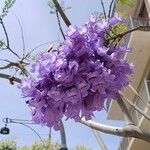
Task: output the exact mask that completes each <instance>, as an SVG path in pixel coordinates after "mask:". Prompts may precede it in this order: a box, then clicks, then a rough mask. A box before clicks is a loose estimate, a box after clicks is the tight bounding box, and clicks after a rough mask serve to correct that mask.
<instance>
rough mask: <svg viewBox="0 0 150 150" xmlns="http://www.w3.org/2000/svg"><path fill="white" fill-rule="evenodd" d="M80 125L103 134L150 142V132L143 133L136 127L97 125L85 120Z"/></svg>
mask: <svg viewBox="0 0 150 150" xmlns="http://www.w3.org/2000/svg"><path fill="white" fill-rule="evenodd" d="M80 123H82V124H84V125H86V126H88V127H90V128H92V129H95V130H98V131H101V132H103V133H107V134H111V135H117V136H122V137H134V138H138V139H142V140H145V141H147V142H150V132H147V131H143V130H141V129H139V128H138V127H136V126H134V125H127V126H124V127H112V126H108V125H104V124H101V123H96V122H94V121H91V120H89V121H86V120H85V119H83V118H82V119H81V120H80Z"/></svg>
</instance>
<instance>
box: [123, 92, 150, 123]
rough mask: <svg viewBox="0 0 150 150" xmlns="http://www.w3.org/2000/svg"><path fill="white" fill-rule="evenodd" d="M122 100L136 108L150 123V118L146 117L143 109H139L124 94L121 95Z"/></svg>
mask: <svg viewBox="0 0 150 150" xmlns="http://www.w3.org/2000/svg"><path fill="white" fill-rule="evenodd" d="M120 95H121V96H122V99H124V100H125V101H126V102H127V103H128V104H129V105H130V106H131V107H132V108H134V109H135V110H136V111H137V112H138V113H140V114H141V115H143V116H144V117H145V118H146V119H147V120H149V121H150V117H149V116H148V115H146V114H145V113H144V112H143V111H142V110H141V109H139V108H138V107H137V106H136V105H134V104H133V103H132V102H131V101H130V100H129V99H127V98H126V97H125V96H124V95H123V94H122V93H120Z"/></svg>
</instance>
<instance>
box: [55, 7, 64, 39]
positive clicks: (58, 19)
mask: <svg viewBox="0 0 150 150" xmlns="http://www.w3.org/2000/svg"><path fill="white" fill-rule="evenodd" d="M56 17H57V21H58V26H59V29H60V32H61V34H62V36H63V38H64V40H65V39H66V38H65V35H64V32H63V29H62V26H61V23H60V18H59V14H58V10H56Z"/></svg>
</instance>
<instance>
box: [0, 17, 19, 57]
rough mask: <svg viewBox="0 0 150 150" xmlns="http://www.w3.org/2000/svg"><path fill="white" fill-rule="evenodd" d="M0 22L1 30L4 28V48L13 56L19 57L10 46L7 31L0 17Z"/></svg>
mask: <svg viewBox="0 0 150 150" xmlns="http://www.w3.org/2000/svg"><path fill="white" fill-rule="evenodd" d="M0 23H1V25H2V27H3V30H4V33H5V36H6V41H7V44H6V45H5V46H6V48H7V49H8V50H9V51H10V52H11V53H13V54H14V55H15V56H17V57H18V58H19V59H20V56H19V55H18V54H17V53H15V52H14V51H13V50H12V49H11V48H10V44H9V37H8V33H7V31H6V28H5V25H4V23H3V20H2V19H1V18H0Z"/></svg>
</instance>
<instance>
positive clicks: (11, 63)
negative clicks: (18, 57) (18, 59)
mask: <svg viewBox="0 0 150 150" xmlns="http://www.w3.org/2000/svg"><path fill="white" fill-rule="evenodd" d="M14 66H15V67H18V63H14V62H10V63H9V64H7V65H6V66H3V67H0V70H2V69H8V68H10V67H14Z"/></svg>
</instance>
